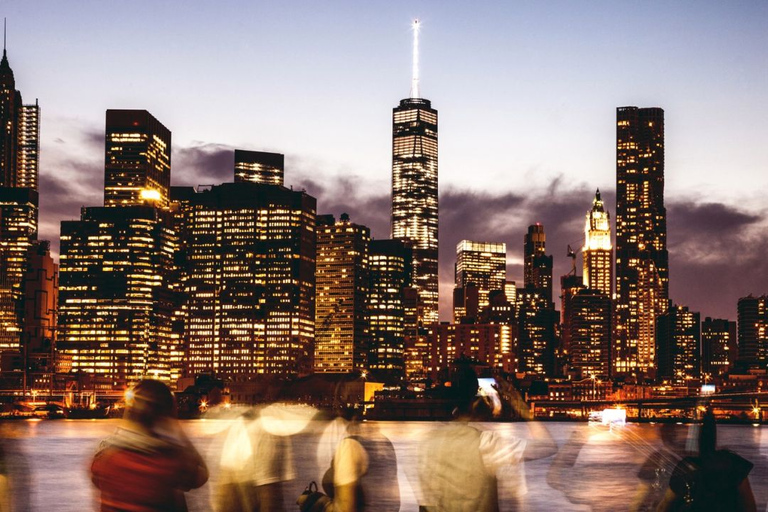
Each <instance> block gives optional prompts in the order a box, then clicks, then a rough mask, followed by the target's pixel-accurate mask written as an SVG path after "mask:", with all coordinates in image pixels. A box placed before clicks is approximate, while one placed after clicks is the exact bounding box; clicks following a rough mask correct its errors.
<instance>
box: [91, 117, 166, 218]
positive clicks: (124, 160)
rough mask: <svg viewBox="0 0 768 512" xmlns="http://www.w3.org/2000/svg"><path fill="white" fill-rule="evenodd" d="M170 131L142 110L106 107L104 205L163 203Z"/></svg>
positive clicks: (163, 205)
mask: <svg viewBox="0 0 768 512" xmlns="http://www.w3.org/2000/svg"><path fill="white" fill-rule="evenodd" d="M170 185H171V132H170V130H168V128H166V127H165V126H163V125H162V123H160V121H158V120H157V119H155V118H154V117H153V116H152V114H150V113H149V112H147V111H146V110H107V122H106V147H105V156H104V206H136V205H143V204H144V203H145V201H147V200H152V201H154V202H155V203H156V205H157V206H160V207H167V206H168V201H169V189H170Z"/></svg>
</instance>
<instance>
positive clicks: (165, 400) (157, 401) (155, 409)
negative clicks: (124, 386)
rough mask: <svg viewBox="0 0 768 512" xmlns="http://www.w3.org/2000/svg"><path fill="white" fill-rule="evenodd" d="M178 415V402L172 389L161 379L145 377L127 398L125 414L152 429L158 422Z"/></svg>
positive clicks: (129, 419) (127, 418)
mask: <svg viewBox="0 0 768 512" xmlns="http://www.w3.org/2000/svg"><path fill="white" fill-rule="evenodd" d="M174 416H176V403H175V401H174V399H173V394H172V393H171V390H170V389H169V388H168V386H166V385H165V384H164V383H162V382H160V381H159V380H152V379H144V380H142V381H140V382H139V383H138V384H136V385H135V386H134V387H133V389H132V390H131V397H130V398H129V399H128V400H126V408H125V416H124V418H125V419H126V420H128V421H133V422H135V423H138V424H140V425H142V426H144V427H146V428H147V429H152V427H154V426H155V425H156V424H157V423H158V422H160V421H161V420H163V419H166V418H172V417H174Z"/></svg>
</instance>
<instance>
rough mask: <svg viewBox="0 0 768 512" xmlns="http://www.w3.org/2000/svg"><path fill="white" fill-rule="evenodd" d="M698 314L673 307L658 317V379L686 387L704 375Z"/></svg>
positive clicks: (684, 308) (683, 307) (681, 307)
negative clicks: (685, 385)
mask: <svg viewBox="0 0 768 512" xmlns="http://www.w3.org/2000/svg"><path fill="white" fill-rule="evenodd" d="M699 320H700V316H699V313H695V312H693V311H689V310H688V308H687V307H685V306H677V305H673V306H670V308H669V310H668V311H667V312H666V313H665V314H663V315H660V316H659V317H658V324H657V329H656V344H657V354H658V375H657V377H658V379H659V380H661V379H664V380H668V381H671V382H672V383H673V384H678V385H681V384H686V383H689V381H691V380H694V379H698V378H699V376H700V375H701V323H700V321H699Z"/></svg>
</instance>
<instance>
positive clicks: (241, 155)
mask: <svg viewBox="0 0 768 512" xmlns="http://www.w3.org/2000/svg"><path fill="white" fill-rule="evenodd" d="M284 168H285V155H283V154H281V153H267V152H264V151H246V150H244V149H236V150H235V183H241V182H243V181H252V182H254V183H264V184H267V185H280V186H283V178H284V172H285V171H284Z"/></svg>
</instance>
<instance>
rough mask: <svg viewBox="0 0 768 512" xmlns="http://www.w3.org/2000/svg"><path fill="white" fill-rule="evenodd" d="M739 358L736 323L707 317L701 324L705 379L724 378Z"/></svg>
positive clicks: (702, 364)
mask: <svg viewBox="0 0 768 512" xmlns="http://www.w3.org/2000/svg"><path fill="white" fill-rule="evenodd" d="M737 356H738V346H737V338H736V322H732V321H729V320H726V319H724V318H710V317H706V318H705V319H704V321H703V322H701V372H702V377H704V378H705V379H707V380H708V379H710V378H715V377H720V376H723V375H724V374H725V373H727V372H728V370H730V369H731V368H732V367H733V364H734V363H735V362H736V358H737Z"/></svg>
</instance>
